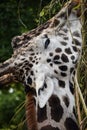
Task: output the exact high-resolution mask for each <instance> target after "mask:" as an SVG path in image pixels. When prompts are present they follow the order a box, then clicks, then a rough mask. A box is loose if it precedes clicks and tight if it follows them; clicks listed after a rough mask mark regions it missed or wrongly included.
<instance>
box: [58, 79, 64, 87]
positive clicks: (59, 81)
mask: <svg viewBox="0 0 87 130" xmlns="http://www.w3.org/2000/svg"><path fill="white" fill-rule="evenodd" d="M58 84H59V87H62V88H65V81H63V80H58Z"/></svg>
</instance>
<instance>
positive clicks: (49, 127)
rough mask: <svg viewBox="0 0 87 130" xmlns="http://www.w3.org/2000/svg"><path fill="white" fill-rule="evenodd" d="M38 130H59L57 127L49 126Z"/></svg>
mask: <svg viewBox="0 0 87 130" xmlns="http://www.w3.org/2000/svg"><path fill="white" fill-rule="evenodd" d="M40 130H60V129H59V128H58V127H56V128H54V127H52V126H51V125H47V126H44V127H42V128H41V129H40Z"/></svg>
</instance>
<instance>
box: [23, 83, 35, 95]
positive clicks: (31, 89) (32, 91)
mask: <svg viewBox="0 0 87 130" xmlns="http://www.w3.org/2000/svg"><path fill="white" fill-rule="evenodd" d="M25 92H26V94H27V93H29V92H31V93H32V94H33V95H35V96H36V90H35V89H34V88H30V87H29V85H25Z"/></svg>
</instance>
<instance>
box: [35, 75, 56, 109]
mask: <svg viewBox="0 0 87 130" xmlns="http://www.w3.org/2000/svg"><path fill="white" fill-rule="evenodd" d="M53 91H54V82H53V79H52V78H50V77H46V79H45V82H44V85H43V86H41V87H40V88H39V89H38V90H37V92H38V93H37V97H38V104H39V107H40V108H43V107H44V106H45V105H46V103H47V102H48V100H49V98H50V97H51V96H52V94H53Z"/></svg>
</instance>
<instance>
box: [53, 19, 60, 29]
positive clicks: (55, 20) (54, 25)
mask: <svg viewBox="0 0 87 130" xmlns="http://www.w3.org/2000/svg"><path fill="white" fill-rule="evenodd" d="M59 23H60V21H59V20H58V19H54V21H53V23H52V24H51V28H53V27H56V26H58V24H59Z"/></svg>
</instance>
